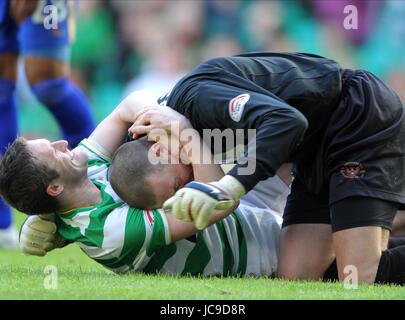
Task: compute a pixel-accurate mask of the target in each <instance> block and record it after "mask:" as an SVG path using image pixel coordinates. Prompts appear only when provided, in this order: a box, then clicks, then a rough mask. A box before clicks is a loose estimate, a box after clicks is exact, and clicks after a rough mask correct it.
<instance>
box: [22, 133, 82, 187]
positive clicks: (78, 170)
mask: <svg viewBox="0 0 405 320" xmlns="http://www.w3.org/2000/svg"><path fill="white" fill-rule="evenodd" d="M27 146H28V149H29V150H30V151H31V153H32V154H33V156H34V157H35V158H37V159H38V160H39V161H41V162H43V163H46V164H47V165H48V166H49V168H51V169H55V170H56V171H57V172H58V173H59V175H60V178H61V180H62V181H63V182H64V183H66V184H68V183H72V182H76V181H77V180H78V179H81V178H83V177H86V172H87V154H86V152H84V151H83V150H82V148H81V147H77V148H75V149H73V150H69V149H68V143H67V141H65V140H58V141H55V142H50V141H48V140H46V139H36V140H29V141H27Z"/></svg>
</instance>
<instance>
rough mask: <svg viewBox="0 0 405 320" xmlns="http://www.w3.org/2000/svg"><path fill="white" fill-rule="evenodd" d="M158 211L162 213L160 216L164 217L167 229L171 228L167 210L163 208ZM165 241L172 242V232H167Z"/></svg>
mask: <svg viewBox="0 0 405 320" xmlns="http://www.w3.org/2000/svg"><path fill="white" fill-rule="evenodd" d="M157 211H158V212H159V213H160V216H161V217H162V221H163V225H164V226H165V230H169V223H168V222H167V217H166V212H165V211H164V210H163V209H157ZM165 241H166V244H170V243H171V242H172V241H171V235H170V232H166V233H165Z"/></svg>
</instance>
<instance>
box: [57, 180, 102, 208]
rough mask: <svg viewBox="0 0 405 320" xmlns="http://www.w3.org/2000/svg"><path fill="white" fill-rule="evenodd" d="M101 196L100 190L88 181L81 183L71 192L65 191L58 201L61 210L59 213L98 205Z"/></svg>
mask: <svg viewBox="0 0 405 320" xmlns="http://www.w3.org/2000/svg"><path fill="white" fill-rule="evenodd" d="M101 200H102V195H101V192H100V190H99V189H98V188H97V186H95V185H94V184H93V183H92V182H91V181H90V180H89V179H86V180H84V181H83V183H82V184H81V185H80V186H77V187H75V188H73V189H71V190H65V192H64V195H63V198H61V199H60V202H61V207H62V210H61V212H60V213H62V214H63V213H69V212H70V211H72V210H75V209H78V208H87V207H92V206H94V205H96V204H97V203H100V202H101Z"/></svg>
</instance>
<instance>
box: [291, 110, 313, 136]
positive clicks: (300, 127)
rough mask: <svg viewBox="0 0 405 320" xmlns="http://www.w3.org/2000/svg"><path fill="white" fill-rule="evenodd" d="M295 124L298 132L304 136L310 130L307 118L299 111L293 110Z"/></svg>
mask: <svg viewBox="0 0 405 320" xmlns="http://www.w3.org/2000/svg"><path fill="white" fill-rule="evenodd" d="M293 122H294V127H295V128H296V130H297V132H299V133H301V134H303V133H305V131H307V129H308V125H309V124H308V120H307V118H306V117H305V116H304V115H303V114H302V113H301V112H300V111H298V110H296V109H294V110H293Z"/></svg>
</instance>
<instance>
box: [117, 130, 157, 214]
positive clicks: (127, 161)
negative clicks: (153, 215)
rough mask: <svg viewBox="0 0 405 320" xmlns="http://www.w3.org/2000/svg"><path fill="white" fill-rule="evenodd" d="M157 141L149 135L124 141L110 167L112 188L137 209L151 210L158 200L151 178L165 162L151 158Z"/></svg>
mask: <svg viewBox="0 0 405 320" xmlns="http://www.w3.org/2000/svg"><path fill="white" fill-rule="evenodd" d="M153 143H154V142H152V141H148V139H147V138H146V137H145V138H140V139H138V140H134V141H130V142H126V143H124V144H123V145H121V146H120V147H119V148H118V149H117V151H116V152H115V154H114V156H113V159H112V164H111V166H110V169H109V180H110V183H111V187H112V188H113V189H114V191H115V192H116V193H117V194H118V196H119V197H120V198H121V199H122V200H123V201H125V202H126V203H127V204H128V205H129V206H131V207H134V208H139V209H151V208H153V206H154V205H155V203H156V197H155V194H154V192H153V189H152V187H151V186H150V184H149V183H148V181H147V178H148V177H149V176H150V175H151V174H154V173H157V172H159V170H161V169H162V168H163V165H162V164H153V163H151V162H150V161H149V159H148V152H149V149H150V147H151V146H152V145H153ZM137 186H139V187H137Z"/></svg>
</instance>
